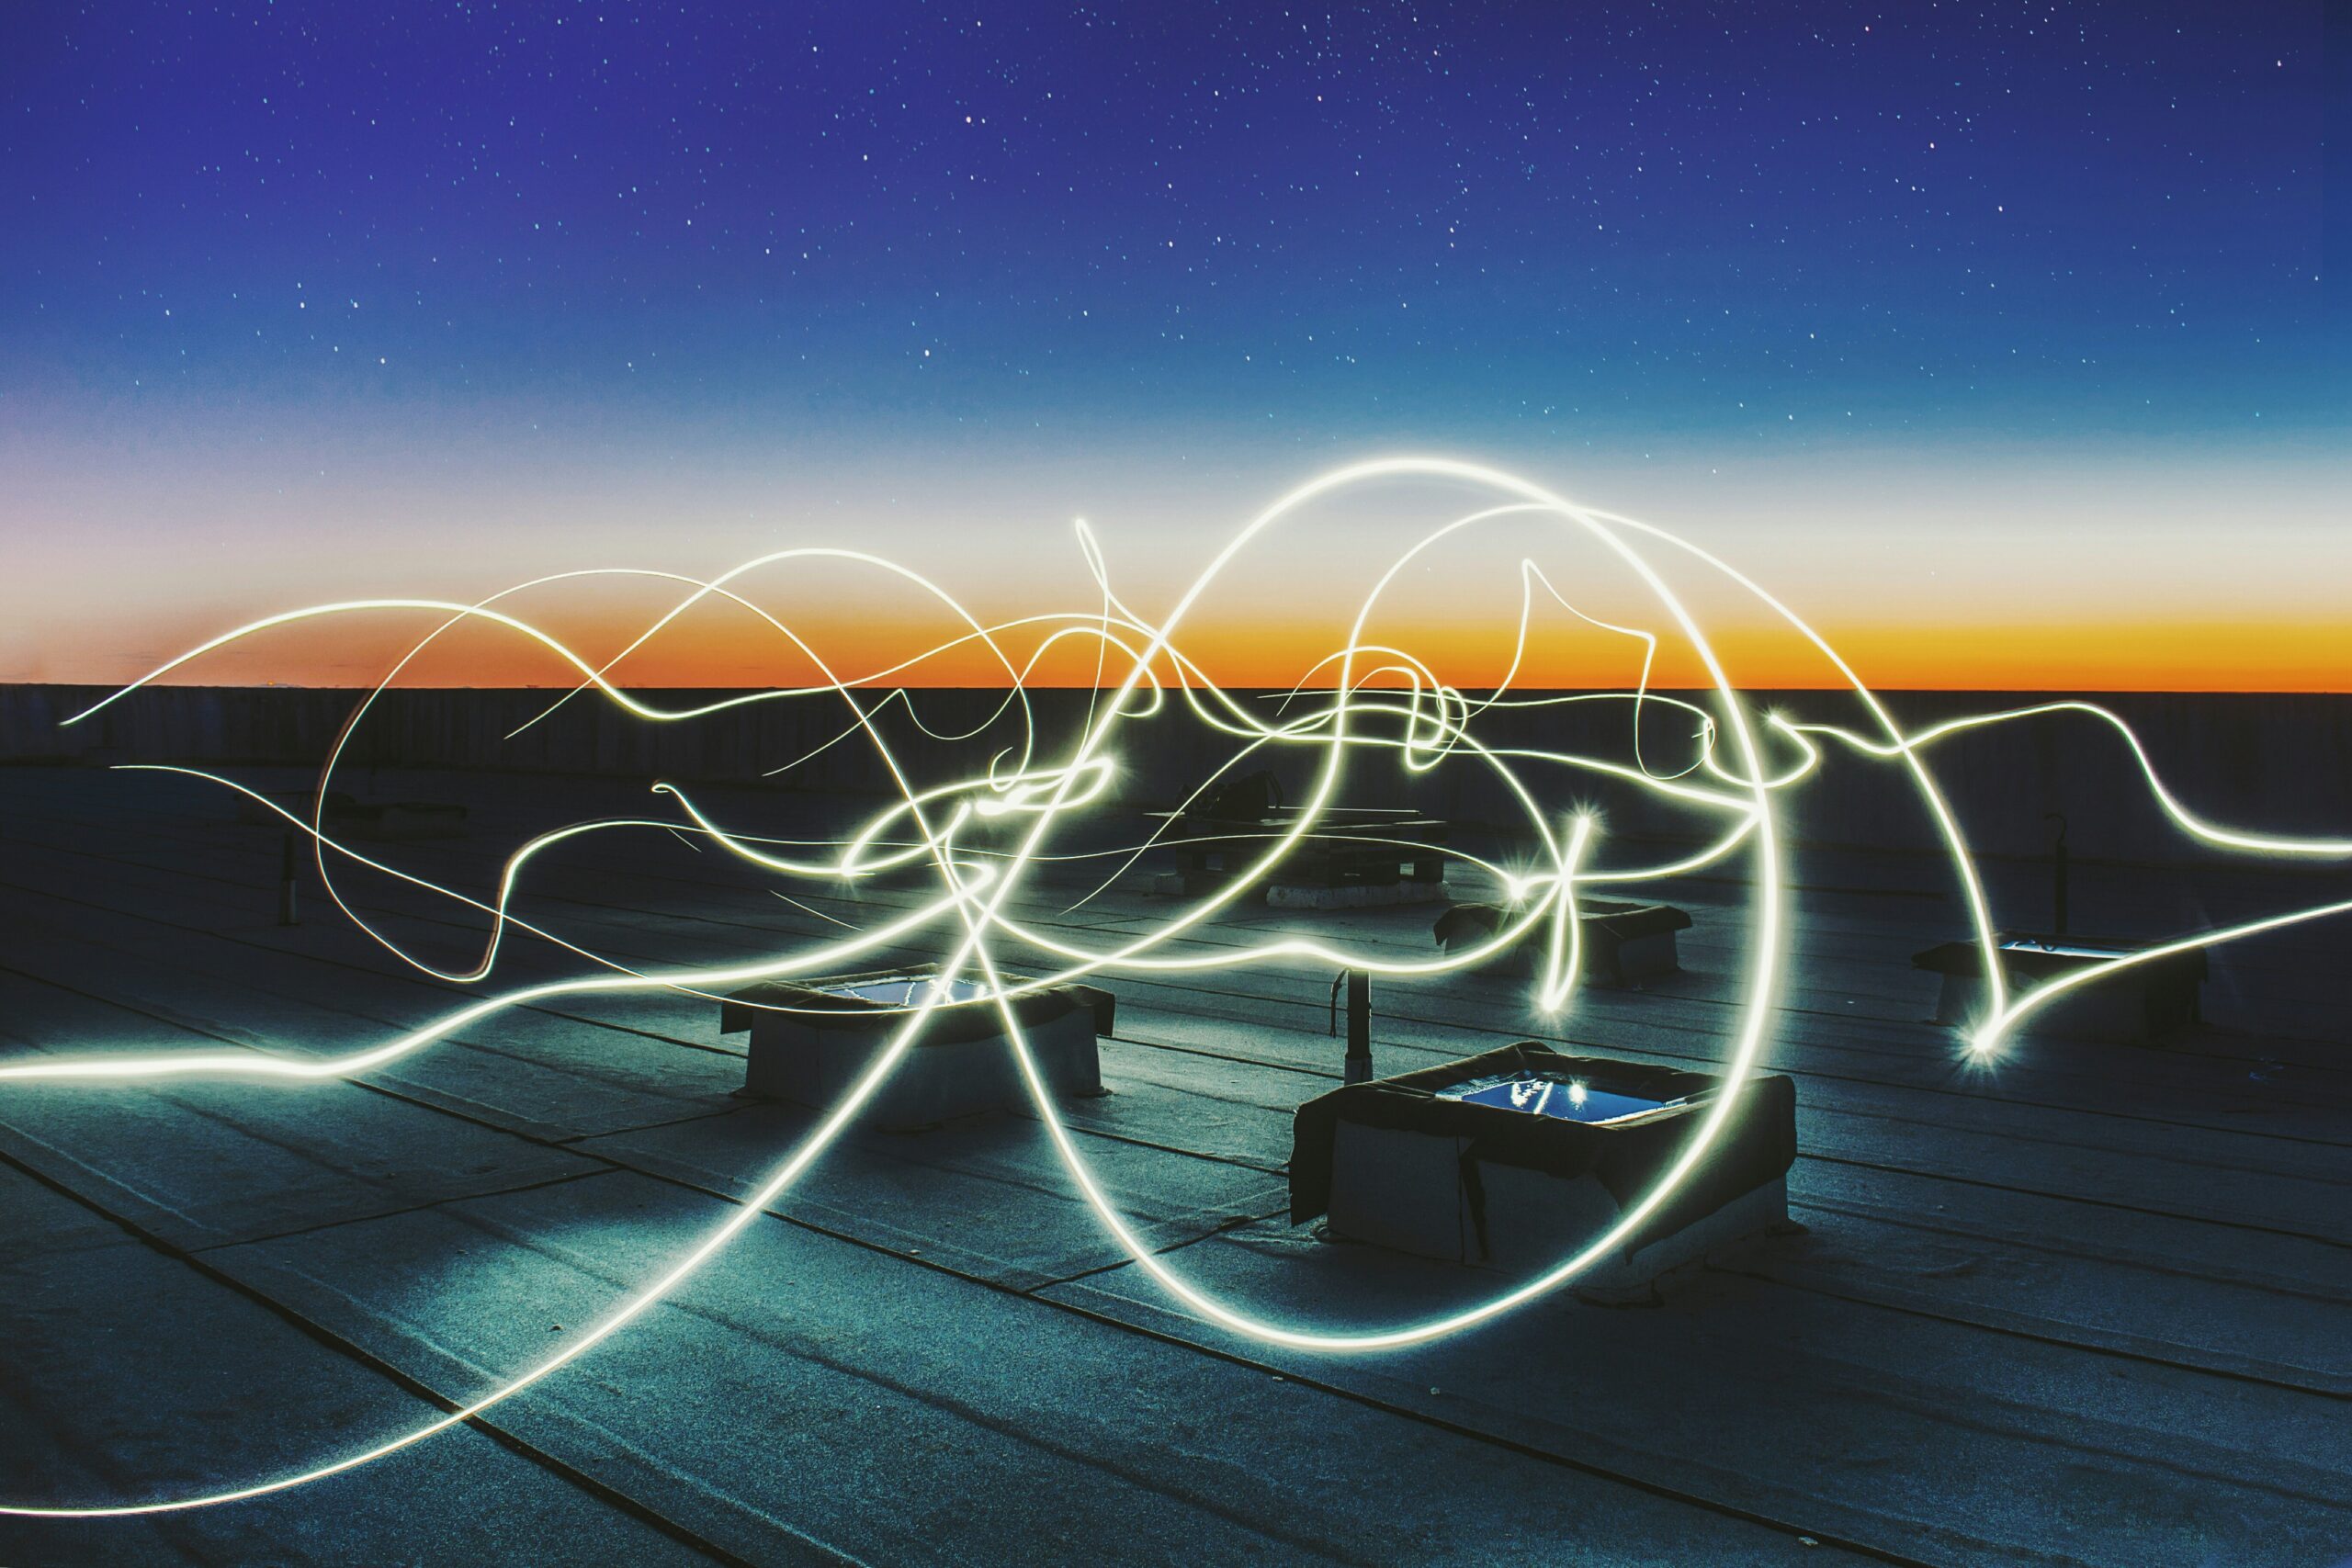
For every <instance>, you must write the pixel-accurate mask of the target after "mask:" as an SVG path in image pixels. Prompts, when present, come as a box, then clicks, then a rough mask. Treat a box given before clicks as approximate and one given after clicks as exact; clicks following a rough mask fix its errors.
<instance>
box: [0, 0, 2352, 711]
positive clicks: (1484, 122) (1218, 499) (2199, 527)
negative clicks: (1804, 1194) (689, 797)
mask: <svg viewBox="0 0 2352 1568" xmlns="http://www.w3.org/2000/svg"><path fill="white" fill-rule="evenodd" d="M2321 45H2322V39H2321V18H2320V13H2319V9H2318V7H2317V6H2264V5H2233V6H2211V5H2197V6H2177V7H2172V8H2169V9H2167V8H2164V7H2156V6H2132V7H2099V8H2093V7H2087V6H2073V5H2046V4H2045V5H2032V6H2018V5H2007V4H1987V5H1967V6H1954V5H1942V6H1888V7H1870V6H1862V7H1848V6H1836V5H1830V4H1823V3H1811V4H1805V5H1801V6H1772V5H1736V6H1704V5H1697V4H1682V3H1675V4H1668V5H1659V6H1619V5H1594V6H1566V7H1555V6H1532V5H1521V6H1462V7H1453V6H1426V5H1425V6H1373V7H1366V8H1361V9H1340V8H1329V7H1322V6H1315V7H1293V8H1288V9H1284V8H1283V7H1281V6H1275V5H1265V6H1238V7H1223V6H1195V5H1186V6H1134V7H1131V8H1115V7H1114V8H1106V9H1098V8H1075V9H1073V8H1069V7H1063V6H995V5H989V4H973V5H960V6H954V7H941V6H919V5H905V4H899V3H895V0H882V3H863V4H858V5H837V6H777V7H767V6H690V7H675V6H664V7H659V8H653V7H648V8H632V7H628V6H619V5H609V4H607V5H594V4H590V5H578V6H573V5H550V6H529V5H524V6H516V5H498V6H492V5H482V4H477V5H437V6H409V5H394V4H387V5H383V6H327V5H318V6H303V5H277V6H266V5H223V6H168V7H164V6H141V5H133V4H106V5H97V6H85V7H69V6H51V5H40V4H29V5H19V6H11V7H9V8H8V9H7V10H6V12H5V13H0V81H5V85H6V100H5V102H6V118H5V121H0V127H4V129H0V203H5V206H6V212H7V218H8V222H7V232H8V235H9V239H8V241H7V243H6V245H5V246H0V463H5V465H6V468H7V469H8V476H7V477H0V524H5V525H6V527H7V528H8V529H9V530H10V532H11V534H12V535H17V536H18V538H19V541H20V543H21V546H22V553H21V565H20V569H19V570H17V571H15V572H12V573H11V574H9V575H10V578H11V581H9V582H8V583H7V584H6V589H5V590H0V593H4V594H5V597H4V598H0V620H5V621H6V622H10V623H13V624H12V625H8V626H0V678H28V677H45V678H52V679H56V678H87V679H106V678H114V677H117V676H119V675H123V674H126V673H130V672H133V671H130V668H129V666H130V665H133V664H139V663H141V662H142V660H144V659H145V658H146V657H147V656H150V655H153V654H155V653H157V652H164V651H169V648H168V647H167V646H166V645H167V644H168V643H170V642H172V641H175V640H176V639H177V638H180V637H186V636H187V635H188V634H191V633H193V634H195V635H197V636H201V635H203V634H204V633H206V632H209V631H211V630H217V629H219V628H220V626H225V625H227V624H230V623H231V622H232V621H233V620H234V619H237V618H241V617H242V616H243V615H249V614H254V613H259V612H262V611H266V610H269V609H275V608H282V607H285V606H286V605H288V604H292V603H298V602H300V601H302V600H304V599H309V598H315V597H332V596H340V595H343V594H346V593H351V592H467V591H472V590H478V589H481V588H486V587H489V586H493V585H495V583H497V582H499V581H506V580H508V579H511V578H513V577H516V576H523V575H530V574H533V573H535V572H537V571H540V570H560V569H562V568H565V567H571V566H579V565H586V564H603V563H611V562H618V563H621V564H631V565H656V566H663V567H668V568H672V569H675V570H708V569H717V568H719V567H723V566H724V565H726V564H728V563H729V561H731V560H733V559H734V558H739V557H741V556H744V555H748V554H752V553H755V552H757V551H759V550H762V549H766V548H774V547H777V546H778V545H779V544H781V543H792V542H836V543H839V542H851V541H845V540H844V539H842V537H840V536H842V534H844V533H854V534H856V535H858V536H860V538H859V540H858V541H856V542H865V543H869V544H874V545H876V547H886V548H889V549H892V550H893V551H895V552H896V553H899V554H915V555H923V556H926V557H928V558H933V559H934V560H937V561H939V562H941V563H943V564H944V567H945V568H947V569H949V570H950V573H951V575H952V574H953V572H954V571H955V570H962V571H963V572H965V573H966V574H967V576H969V577H973V578H977V579H978V582H977V583H976V584H975V585H974V586H976V588H977V590H978V592H980V593H981V594H982V596H983V597H985V596H986V595H987V594H988V593H989V592H997V591H1003V592H1010V589H1009V588H1007V586H1006V579H1007V577H1008V574H1009V573H1010V572H1011V570H1012V567H1014V566H1016V565H1020V564H1022V563H1028V562H1031V561H1033V559H1035V560H1042V559H1043V558H1045V557H1046V556H1047V555H1051V556H1052V557H1054V558H1056V560H1057V561H1058V560H1059V559H1060V558H1063V557H1066V556H1067V555H1068V554H1069V548H1068V531H1067V528H1068V520H1069V517H1070V516H1071V515H1073V514H1075V513H1086V514H1088V515H1089V516H1092V517H1099V518H1100V519H1101V522H1100V526H1102V528H1103V531H1104V535H1105V537H1106V540H1107V541H1108V542H1109V543H1110V544H1111V546H1112V547H1113V548H1114V552H1115V551H1116V550H1117V549H1118V548H1119V547H1120V542H1121V540H1122V537H1123V534H1122V529H1123V527H1124V528H1125V537H1127V538H1129V539H1130V540H1132V541H1133V542H1134V544H1135V559H1136V560H1137V561H1138V562H1139V563H1141V569H1142V570H1145V571H1146V572H1147V573H1151V572H1159V573H1162V574H1164V575H1166V576H1168V577H1169V578H1170V581H1173V580H1174V579H1175V578H1178V577H1181V576H1182V569H1185V568H1187V567H1189V565H1191V564H1193V563H1195V562H1196V560H1197V558H1199V557H1202V556H1204V555H1205V554H1206V553H1207V552H1208V551H1209V550H1210V549H1212V548H1214V547H1215V545H1216V542H1218V541H1219V540H1221V539H1222V537H1223V536H1225V534H1226V533H1227V532H1228V531H1229V530H1230V528H1231V527H1232V526H1233V525H1236V524H1237V523H1238V521H1239V520H1241V519H1242V518H1243V517H1244V516H1245V515H1246V514H1247V513H1249V512H1250V511H1251V510H1253V509H1254V506H1255V505H1256V504H1258V503H1261V502H1263V501H1265V500H1267V499H1270V498H1271V496H1272V494H1274V493H1276V492H1278V491H1280V490H1282V489H1283V488H1285V487H1286V486H1287V485H1289V484H1290V483H1293V482H1295V481H1296V480H1298V479H1304V478H1306V477H1307V476H1308V475H1310V474H1311V473H1313V472H1315V471H1316V470H1317V469H1319V468H1323V467H1326V466H1329V465H1330V464H1332V463H1336V462H1340V461H1344V460H1347V459H1350V458H1352V457H1362V456H1366V455H1369V454H1372V453H1376V452H1381V451H1386V450H1391V449H1395V448H1397V447H1408V448H1411V449H1415V450H1426V451H1446V452H1453V453H1458V454H1460V455H1464V456H1468V457H1477V458H1481V459H1485V460H1490V461H1496V462H1501V463H1505V464H1508V465H1510V466H1513V467H1516V468H1521V469H1523V470H1525V471H1527V472H1529V473H1531V474H1532V476H1534V477H1536V478H1538V479H1544V480H1545V481H1546V482H1550V483H1554V484H1556V485H1558V486H1560V487H1561V488H1563V489H1565V490H1566V491H1569V492H1570V493H1573V494H1577V495H1578V496H1580V497H1589V499H1591V500H1593V501H1594V502H1598V503H1600V504H1606V505H1611V506H1615V507H1617V508H1619V509H1621V510H1623V511H1627V512H1631V513H1639V514H1642V515H1645V516H1651V517H1654V518H1656V519H1657V520H1658V521H1661V522H1666V523H1668V524H1669V525H1676V526H1681V527H1685V528H1688V529H1689V530H1690V531H1691V532H1693V533H1694V534H1697V535H1700V536H1703V537H1705V538H1706V539H1707V540H1708V542H1710V543H1711V544H1716V545H1718V546H1720V547H1729V548H1733V549H1735V550H1736V552H1737V553H1738V555H1739V557H1740V559H1741V561H1742V563H1743V564H1744V565H1746V566H1747V567H1748V568H1749V569H1750V570H1755V571H1757V572H1758V574H1759V575H1761V576H1764V577H1766V578H1767V579H1768V580H1770V581H1774V582H1775V583H1776V584H1777V585H1779V586H1781V587H1782V588H1783V589H1787V590H1791V591H1792V592H1799V595H1800V596H1802V593H1801V590H1802V588H1803V586H1804V585H1805V584H1807V583H1813V584H1815V585H1816V588H1815V600H1814V601H1813V603H1814V605H1815V608H1816V609H1817V610H1818V611H1819V613H1820V614H1821V615H1822V616H1823V618H1824V619H1825V621H1826V622H1827V623H1828V624H1831V625H1832V626H1838V625H1841V624H1849V625H1850V626H1851V629H1853V630H1854V631H1855V632H1856V634H1857V635H1860V636H1863V637H1871V636H1876V637H1879V638H1880V640H1881V641H1882V642H1884V643H1885V644H1886V646H1887V647H1888V648H1890V649H1892V648H1894V646H1895V643H1896V642H1899V641H1900V638H1894V640H1892V641H1890V640H1888V639H1889V638H1890V637H1892V632H1893V630H1894V629H1899V628H1900V627H1902V626H1912V627H1915V628H1916V627H1917V626H1925V625H1930V624H1932V626H1936V627H1950V626H1969V625H1981V626H1990V627H1997V628H2003V629H2004V634H2005V635H2006V633H2007V629H2008V628H2014V627H2016V626H2028V627H2038V628H2041V629H2042V630H2044V631H2047V632H2051V633H2052V634H2053V640H2052V641H2051V643H2050V647H2051V648H2052V649H2058V648H2059V647H2060V646H2061V645H2065V646H2076V644H2079V641H2080V638H2079V637H2077V638H2076V643H2075V644H2068V643H2067V639H2066V637H2065V636H2064V635H2062V634H2064V633H2066V632H2067V631H2068V629H2069V623H2070V622H2071V621H2080V620H2082V619H2083V617H2084V616H2085V615H2088V616H2089V617H2090V619H2091V620H2093V621H2097V622H2098V623H2099V624H2100V625H2102V626H2104V625H2107V624H2109V623H2112V624H2113V625H2114V626H2119V627H2120V626H2126V625H2127V624H2128V625H2129V626H2131V627H2134V628H2136V629H2134V630H2131V632H2130V634H2129V635H2130V636H2131V637H2140V638H2142V639H2143V640H2144V639H2145V638H2147V637H2152V636H2162V635H2163V628H2164V627H2165V626H2173V627H2175V628H2176V629H2177V628H2179V627H2182V626H2188V627H2191V628H2192V630H2193V638H2192V640H2199V639H2201V640H2199V647H2200V648H2203V649H2206V650H2208V651H2209V652H2211V654H2212V655H2213V657H2214V658H2215V659H2216V660H2218V661H2219V662H2218V663H2217V664H2216V666H2215V668H2217V669H2219V668H2223V667H2226V668H2227V669H2228V670H2230V671H2237V673H2236V674H2235V675H2234V676H2217V677H2216V680H2217V682H2219V683H2224V684H2226V683H2231V682H2232V681H2233V680H2236V681H2240V682H2244V683H2251V684H2261V683H2278V682H2276V681H2273V682H2265V681H2264V679H2263V678H2262V677H2261V676H2260V674H2259V673H2258V671H2259V669H2260V667H2261V665H2262V660H2263V658H2264V657H2265V654H2264V649H2265V647H2266V646H2267V647H2268V648H2269V649H2270V652H2271V653H2272V654H2274V655H2276V656H2277V657H2278V658H2279V659H2282V660H2286V661H2287V662H2288V663H2294V662H2295V660H2304V662H2305V663H2308V661H2309V658H2310V657H2312V651H2311V650H2312V648H2313V647H2318V646H2320V645H2318V644H2310V643H2309V637H2304V640H2303V641H2301V642H2298V641H2297V640H2296V638H2297V637H2303V636H2304V634H2305V633H2312V634H2313V635H2319V636H2321V637H2323V639H2324V635H2325V634H2326V633H2329V632H2335V631H2340V629H2341V627H2342V626H2343V625H2344V623H2345V620H2346V616H2347V615H2352V587H2347V583H2352V572H2347V571H2346V567H2352V547H2347V546H2346V545H2345V544H2344V543H2343V542H2342V538H2341V536H2342V534H2343V533H2344V532H2345V531H2344V530H2342V529H2341V528H2340V527H2333V526H2331V524H2333V523H2334V522H2335V519H2336V518H2337V517H2338V516H2340V514H2341V513H2342V512H2343V510H2344V508H2343V506H2342V499H2343V497H2344V496H2345V495H2346V493H2347V490H2346V478H2347V465H2346V457H2345V446H2346V442H2345V440H2344V436H2345V433H2346V419H2347V412H2352V403H2348V402H2347V398H2346V377H2345V370H2344V360H2343V346H2342V344H2339V343H2336V342H2335V341H2333V340H2332V339H2331V338H2330V337H2329V336H2328V334H2327V333H2325V332H2324V330H2323V326H2324V309H2323V301H2324V299H2326V298H2327V289H2328V288H2329V284H2328V280H2327V279H2326V277H2325V275H2324V269H2323V265H2322V243H2321V206H2322V203H2321V191H2322V183H2323V170H2324V158H2323V152H2322V135H2321V126H2322V114H2323V101H2324V90H2323V81H2324V69H2325V63H2324V57H2323V51H2322V47H2321ZM2339 287H2340V285H2339ZM820 536H824V538H823V540H822V541H820ZM2015 547H2023V548H2027V549H2030V550H2032V551H2034V552H2036V553H2038V554H2040V555H2041V556H2043V557H2044V558H2045V559H2046V560H2047V561H2050V562H2054V563H2055V570H2056V575H2057V576H2058V577H2059V578H2060V579H2070V578H2071V579H2072V580H2073V581H2074V583H2075V587H2074V590H2073V591H2072V592H2062V591H2061V590H2060V589H2059V588H2056V587H2053V586H2052V582H2051V581H2050V576H2051V574H2050V573H2049V572H2048V571H2044V572H2039V573H2036V574H2034V575H2035V577H2036V578H2037V583H2036V585H2034V586H2032V587H2030V589H2023V590H2021V589H2020V588H2019V587H2018V584H2017V582H2016V581H2015V579H2016V578H2017V576H2018V574H2017V573H2016V572H2015V571H2014V570H2005V569H2003V568H2000V567H1998V566H1997V565H1996V564H1994V560H1995V558H1997V557H1999V556H2001V555H2002V553H2003V551H2004V550H2008V549H2012V548H2015ZM12 553H18V552H17V551H16V550H15V549H12ZM2282 567H2287V568H2295V569H2296V570H2281V568H2282ZM2102 572H2104V573H2105V576H2104V577H2103V578H2102V579H2101V581H2104V582H2105V583H2106V584H2107V585H2108V586H2107V587H2105V588H2103V589H2101V590H2100V591H2099V592H2087V591H2086V585H2085V583H2084V582H2083V581H2082V580H2083V579H2084V578H2085V577H2086V576H2092V577H2097V576H2099V574H2101V573H2102ZM1930 583H1933V584H1934V586H1933V587H1932V589H1930V588H1929V587H1928V585H1929V584H1930ZM992 585H993V586H992ZM1841 616H1843V621H1842V622H1841V620H1840V617H1841ZM2259 626H2267V627H2268V628H2269V632H2268V634H2267V636H2268V637H2269V638H2270V641H2269V642H2268V643H2267V644H2266V642H2265V640H2264V637H2263V636H2262V635H2256V633H2254V632H2251V631H2249V630H2248V628H2250V627H2259ZM2233 628H2234V629H2233ZM2296 628H2301V631H2298V630H2297V629H2296ZM2073 629H2074V630H2075V631H2077V632H2079V630H2080V627H2079V626H2075V627H2074V628H2073ZM2184 635H2187V634H2184ZM2249 637H2252V638H2253V640H2252V641H2249V640H2248V639H2249ZM2233 638H2234V639H2235V640H2234V641H2233V640H2232V639H2233ZM2176 640H2177V638H2176ZM2307 645H2308V646H2307ZM2135 646H2136V645H2135ZM2176 651H2177V650H2176ZM2077 652H2079V648H2077ZM1889 657H1893V655H1892V654H1890V655H1889ZM2052 657H2053V658H2056V659H2058V660H2060V662H2061V663H2062V664H2063V662H2064V657H2066V656H2064V655H2061V654H2057V653H2053V654H2052ZM2336 662H2337V664H2338V665H2339V666H2340V667H2341V669H2340V671H2339V673H2338V675H2335V676H2326V675H2314V674H2311V673H2309V672H2308V671H2306V673H2305V675H2304V677H2303V678H2301V679H2295V680H2287V681H2285V683H2290V684H2310V683H2329V682H2333V681H2335V680H2338V679H2341V680H2343V681H2344V682H2346V683H2347V684H2352V654H2347V655H2344V656H2342V657H2340V658H2338V659H2337V660H2336ZM2177 663H2178V660H2177V659H2176V660H2174V664H2176V665H2177ZM2295 667H2296V668H2298V669H2303V668H2304V665H2303V664H2296V666H2295ZM258 668H259V667H258V666H254V667H253V668H252V669H248V670H245V671H243V673H245V674H248V675H250V674H253V673H254V671H256V670H258ZM2102 668H2105V667H2104V666H2102ZM2167 668H2170V666H2167ZM302 672H303V671H300V670H296V671H291V673H293V674H295V675H300V674H301V673H302ZM311 672H312V673H318V671H311ZM232 673H233V672H232ZM2070 675H2071V676H2072V677H2075V678H2082V679H2091V678H2093V675H2094V672H2093V671H2089V670H2088V669H2087V667H2086V668H2085V669H2083V670H2079V671H2066V670H2064V669H2060V670H2058V671H2057V672H2056V673H2055V674H2053V676H2052V679H2053V680H2063V679H2065V678H2069V677H2070ZM2108 675H2109V683H2119V682H2120V683H2125V684H2129V683H2132V682H2131V680H2130V679H2129V678H2128V671H2123V672H2122V673H2120V674H2119V673H2118V672H2117V671H2112V670H2110V671H2108ZM224 678H226V677H225V676H224ZM2151 679H2152V681H2153V682H2154V683H2159V684H2162V683H2167V682H2165V680H2161V679H2155V678H2154V677H2153V676H2152V677H2151ZM1962 683H1965V682H1962ZM2170 683H2179V682H2177V680H2175V681H2173V682H2170Z"/></svg>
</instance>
